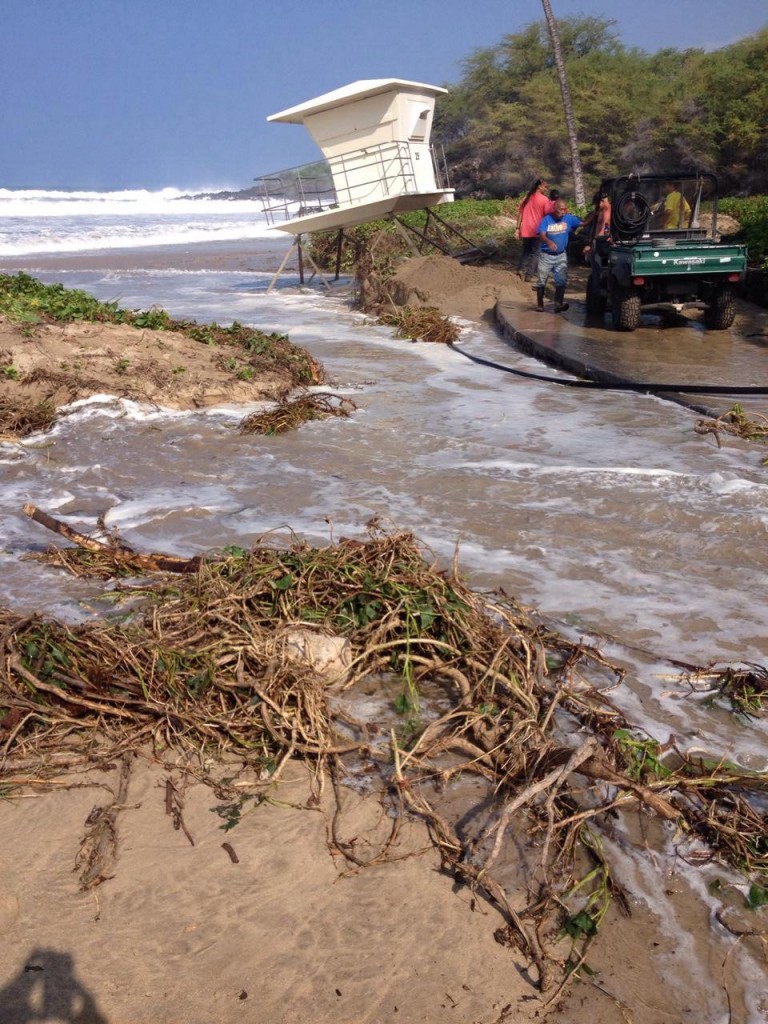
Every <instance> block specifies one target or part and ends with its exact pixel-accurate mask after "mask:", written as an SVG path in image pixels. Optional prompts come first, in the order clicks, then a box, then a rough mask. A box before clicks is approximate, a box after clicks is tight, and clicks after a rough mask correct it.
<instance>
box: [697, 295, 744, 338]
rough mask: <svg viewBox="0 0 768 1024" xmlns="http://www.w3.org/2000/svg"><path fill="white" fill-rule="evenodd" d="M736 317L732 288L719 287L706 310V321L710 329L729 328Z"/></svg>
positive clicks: (722, 329)
mask: <svg viewBox="0 0 768 1024" xmlns="http://www.w3.org/2000/svg"><path fill="white" fill-rule="evenodd" d="M735 318H736V303H735V301H734V296H733V289H732V288H718V290H717V291H716V292H715V293H714V295H713V296H712V298H711V300H710V303H709V306H708V307H707V308H706V309H705V310H704V323H705V325H706V326H707V327H708V328H709V329H710V331H725V330H727V329H728V328H729V327H730V326H731V324H732V323H733V321H734V319H735Z"/></svg>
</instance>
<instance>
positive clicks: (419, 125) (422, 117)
mask: <svg viewBox="0 0 768 1024" xmlns="http://www.w3.org/2000/svg"><path fill="white" fill-rule="evenodd" d="M429 115H430V111H429V110H426V109H425V110H420V111H418V113H417V115H416V122H415V124H414V126H413V130H412V131H411V134H410V141H411V142H423V141H424V140H425V139H426V137H427V129H428V128H429Z"/></svg>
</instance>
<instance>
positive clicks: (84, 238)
mask: <svg viewBox="0 0 768 1024" xmlns="http://www.w3.org/2000/svg"><path fill="white" fill-rule="evenodd" d="M202 191H203V190H201V192H202ZM208 191H210V192H213V191H214V190H208ZM193 194H194V193H192V192H182V191H181V190H179V189H174V188H165V189H161V190H160V191H155V192H151V191H147V190H144V189H135V190H124V191H114V192H66V191H60V192H52V191H42V190H39V189H4V188H0V258H2V257H5V256H28V255H33V254H36V253H39V254H43V253H48V254H50V253H63V252H66V253H73V252H87V251H90V250H93V249H111V250H114V249H126V248H131V247H134V246H158V245H181V244H184V245H186V244H193V243H199V242H227V241H232V240H237V241H244V240H250V239H257V238H267V237H269V236H270V234H272V233H273V232H270V228H269V225H268V224H267V221H266V218H265V216H264V214H263V211H262V206H261V203H260V201H259V200H255V199H213V198H211V199H194V198H189V197H190V196H191V195H193Z"/></svg>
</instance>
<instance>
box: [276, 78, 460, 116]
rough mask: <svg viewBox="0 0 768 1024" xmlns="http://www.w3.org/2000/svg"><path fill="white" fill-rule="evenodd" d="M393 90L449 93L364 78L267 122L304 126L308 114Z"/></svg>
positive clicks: (397, 81) (400, 80)
mask: <svg viewBox="0 0 768 1024" xmlns="http://www.w3.org/2000/svg"><path fill="white" fill-rule="evenodd" d="M393 89H406V90H411V89H413V90H417V91H418V92H423V93H427V94H429V95H431V96H437V95H438V94H439V93H447V92H448V90H447V89H442V88H440V86H439V85H425V84H424V83H423V82H408V81H406V80H405V79H403V78H364V79H362V80H361V81H359V82H351V83H350V84H349V85H343V86H342V87H341V88H340V89H333V90H332V92H326V93H323V95H322V96H315V98H314V99H312V100H307V102H306V103H299V104H298V105H297V106H295V107H289V108H288V109H287V110H281V111H280V112H279V113H278V114H271V115H270V116H269V117H268V118H267V121H280V122H282V123H284V124H303V123H304V119H305V118H306V117H307V115H308V114H319V113H320V112H321V111H323V110H330V109H331V108H332V107H338V106H341V105H343V104H346V103H350V102H353V101H356V100H362V99H366V98H367V97H368V96H376V95H377V94H378V93H383V92H391V91H392V90H393Z"/></svg>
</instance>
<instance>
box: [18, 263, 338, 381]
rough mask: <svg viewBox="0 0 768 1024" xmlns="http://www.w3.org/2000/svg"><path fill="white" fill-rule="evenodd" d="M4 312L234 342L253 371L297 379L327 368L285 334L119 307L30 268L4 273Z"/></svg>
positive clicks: (316, 376)
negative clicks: (26, 271) (35, 274)
mask: <svg viewBox="0 0 768 1024" xmlns="http://www.w3.org/2000/svg"><path fill="white" fill-rule="evenodd" d="M0 315H3V316H6V317H7V318H8V319H9V320H10V321H12V322H14V323H24V324H27V325H29V324H33V323H37V324H44V323H50V322H64V323H66V322H71V321H93V322H97V323H112V324H126V325H128V326H131V327H137V328H141V329H145V330H157V331H173V332H177V333H181V334H185V335H187V336H188V337H190V338H192V339H194V340H195V341H201V342H203V343H204V344H207V345H220V346H222V347H230V348H231V347H235V348H238V349H240V350H243V351H244V352H245V353H246V355H247V356H248V361H249V365H250V366H251V368H252V369H253V370H254V371H259V372H268V371H270V370H272V371H274V370H278V369H281V370H284V371H288V372H289V373H290V375H291V376H292V377H293V378H294V379H295V380H296V383H297V384H307V383H311V382H317V381H319V380H321V379H322V369H321V367H320V366H319V364H317V363H316V362H315V361H314V360H313V359H312V357H311V356H310V355H309V353H308V352H306V351H305V350H304V349H302V348H299V347H298V346H297V345H293V344H292V343H291V342H290V340H289V339H288V337H287V336H286V335H285V334H281V333H278V332H273V333H270V334H265V333H264V332H263V331H260V330H258V329H257V328H255V327H247V326H244V325H243V324H241V323H238V322H237V321H235V322H234V323H233V324H232V325H231V326H230V327H222V326H220V325H219V324H216V323H211V324H197V323H195V322H194V321H191V320H175V319H173V318H172V317H171V316H170V314H169V313H167V312H166V311H165V310H163V309H160V308H158V307H152V309H150V310H129V309H120V308H119V307H118V305H117V303H116V302H101V301H100V300H98V299H96V298H94V297H93V296H92V295H88V294H87V292H84V291H80V290H78V289H69V288H65V287H64V286H63V285H62V284H59V283H56V284H50V285H46V284H43V283H42V282H40V281H38V280H36V279H35V278H33V277H31V276H29V275H28V274H24V273H20V274H0Z"/></svg>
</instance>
